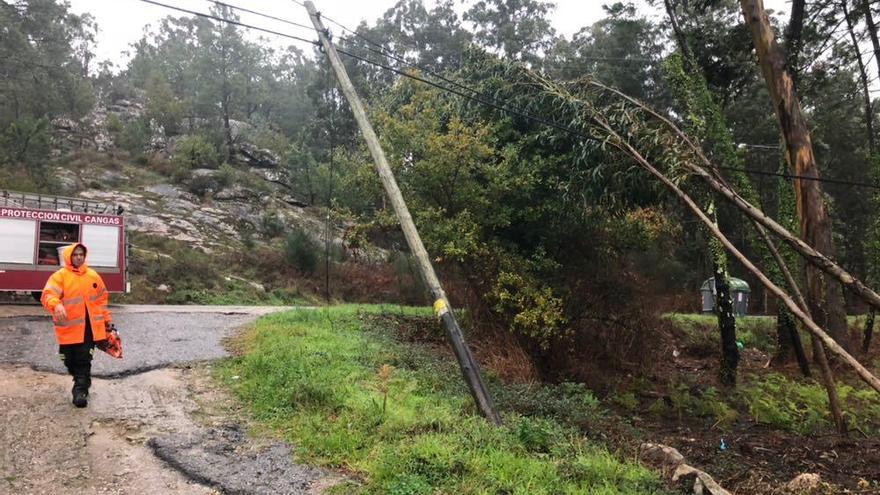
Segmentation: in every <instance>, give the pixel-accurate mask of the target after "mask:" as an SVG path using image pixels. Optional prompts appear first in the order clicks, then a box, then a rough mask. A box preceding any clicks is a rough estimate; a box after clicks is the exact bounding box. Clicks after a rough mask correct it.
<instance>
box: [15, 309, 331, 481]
mask: <svg viewBox="0 0 880 495" xmlns="http://www.w3.org/2000/svg"><path fill="white" fill-rule="evenodd" d="M4 309H5V310H6V311H7V313H9V308H8V307H7V308H0V312H2V311H3V310H4ZM31 309H32V310H38V308H31ZM115 309H116V311H115V313H114V316H115V317H114V320H115V321H116V323H117V325H118V326H120V328H122V329H123V339H124V342H125V352H126V357H125V359H123V360H122V361H113V360H111V359H110V358H109V357H107V356H105V355H103V354H101V353H98V355H96V358H95V366H94V370H95V376H97V377H101V376H103V377H105V378H95V379H94V382H93V386H92V392H91V397H90V402H89V407H88V408H86V409H82V410H80V409H76V408H74V407H73V406H72V405H71V404H70V386H71V380H70V378H69V377H68V376H67V375H65V374H62V373H63V367H62V365H61V363H60V361H59V360H58V358H57V346H56V345H55V344H54V337H53V336H52V330H51V326H50V322H49V320H48V318H46V317H44V316H42V315H39V313H38V311H35V312H34V314H33V315H31V316H28V315H27V311H26V310H21V309H16V310H15V312H13V314H17V315H19V316H7V317H3V316H2V313H0V411H2V413H0V421H2V427H0V445H3V446H4V448H3V449H0V493H9V494H13V493H14V494H22V493H27V494H66V493H70V494H74V493H76V494H81V493H85V494H103V493H109V494H138V495H141V494H144V493H163V494H196V495H200V494H209V493H254V494H258V493H266V494H269V493H272V494H276V493H291V494H293V493H320V490H321V487H322V486H327V485H330V484H332V483H333V478H332V476H328V475H326V474H325V473H322V472H320V471H319V470H317V469H313V468H310V467H306V466H301V465H297V464H294V463H293V462H292V459H293V456H292V454H291V449H290V447H289V446H287V445H283V444H277V443H276V444H269V443H261V442H259V441H255V440H253V439H251V438H249V437H248V435H247V434H246V429H247V428H246V425H244V424H243V420H242V419H241V415H240V414H238V413H237V411H236V410H235V407H234V401H231V400H229V397H228V396H227V395H226V394H225V392H224V390H223V389H221V388H220V387H218V386H217V384H216V383H214V382H213V380H212V379H211V378H210V371H211V366H212V364H211V360H214V359H217V358H219V357H222V356H223V355H224V354H225V351H224V350H223V347H222V339H223V338H225V337H226V336H228V335H230V334H231V333H233V332H234V330H235V328H236V327H240V326H241V325H244V324H246V323H248V322H249V321H251V320H253V319H255V318H256V316H257V315H259V314H265V313H267V312H270V311H273V310H277V309H278V308H276V309H265V308H254V309H248V308H245V309H240V308H238V309H230V308H219V309H216V308H215V309H214V311H211V310H210V308H209V309H208V310H204V309H202V308H199V309H196V308H193V309H195V311H194V312H181V310H180V309H178V308H170V311H166V310H163V309H162V308H144V307H135V308H131V309H127V308H125V307H120V308H115ZM22 313H25V314H24V315H22ZM37 315H39V316H37Z"/></svg>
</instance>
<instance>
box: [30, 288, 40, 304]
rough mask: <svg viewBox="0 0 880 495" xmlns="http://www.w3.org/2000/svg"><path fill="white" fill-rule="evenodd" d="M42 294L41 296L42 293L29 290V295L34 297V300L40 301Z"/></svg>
mask: <svg viewBox="0 0 880 495" xmlns="http://www.w3.org/2000/svg"><path fill="white" fill-rule="evenodd" d="M42 296H43V293H42V292H40V291H38V290H35V291H31V297H33V298H34V301H37V302H40V297H42Z"/></svg>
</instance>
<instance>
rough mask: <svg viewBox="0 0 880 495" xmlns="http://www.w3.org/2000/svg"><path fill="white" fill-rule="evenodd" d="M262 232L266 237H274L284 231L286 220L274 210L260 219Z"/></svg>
mask: <svg viewBox="0 0 880 495" xmlns="http://www.w3.org/2000/svg"><path fill="white" fill-rule="evenodd" d="M260 232H262V234H263V237H265V238H266V239H274V238H276V237H278V236H280V235H281V234H283V233H284V221H283V220H281V218H280V217H278V214H276V213H274V212H271V213H266V214H265V215H263V218H262V219H260ZM315 248H316V249H317V246H315Z"/></svg>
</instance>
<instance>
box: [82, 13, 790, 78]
mask: <svg viewBox="0 0 880 495" xmlns="http://www.w3.org/2000/svg"><path fill="white" fill-rule="evenodd" d="M68 1H69V2H70V5H71V10H72V11H73V12H75V13H77V14H83V13H86V12H87V13H89V14H91V15H92V16H94V17H95V19H96V21H97V22H98V29H99V31H98V38H97V45H98V46H97V48H96V52H97V60H98V61H101V60H108V59H109V60H111V61H113V62H114V63H115V64H116V65H117V66H124V65H125V63H126V62H127V60H128V58H127V57H125V56H124V55H122V52H123V51H125V50H127V49H128V48H129V46H130V45H131V44H132V43H134V42H135V41H137V40H139V39H140V38H141V36H143V32H144V27H145V26H147V25H148V24H149V25H153V26H156V25H157V24H158V21H159V20H160V19H162V18H163V17H165V16H167V15H175V16H181V15H186V14H183V13H180V12H175V11H171V10H169V9H166V8H163V7H159V6H156V5H151V4H147V3H144V2H141V1H139V0H68ZM158 1H160V2H162V3H166V4H170V5H175V6H177V7H181V8H185V9H188V10H194V11H199V12H208V10H209V8H210V6H211V3H210V2H209V1H207V0H158ZM223 1H224V3H228V4H230V5H237V6H241V7H245V8H248V9H250V10H254V11H257V12H262V13H266V14H269V15H273V16H275V17H279V18H283V19H288V20H290V21H294V22H299V23H302V24H306V25H311V24H310V22H309V18H308V15H307V14H306V11H305V9H304V8H302V7H300V6H299V5H297V4H295V3H294V2H292V1H290V0H223ZM313 1H314V3H315V6H316V8H317V9H318V10H319V11H321V12H322V13H324V14H325V15H327V16H328V17H330V18H331V19H333V20H336V21H338V22H340V23H342V24H344V25H345V26H347V27H349V28H351V29H354V28H355V27H356V26H357V25H358V24H359V23H360V22H361V20H366V21H367V22H368V23H369V24H373V23H374V22H375V20H376V19H377V18H379V17H380V16H381V15H382V14H383V13H385V11H386V10H388V9H389V8H391V7H393V6H394V4H396V3H397V0H354V1H352V0H313ZM613 1H614V0H555V2H554V3H556V10H555V11H554V12H553V14H552V16H551V22H552V24H553V27H554V29H556V31H557V33H559V34H563V35H565V36H566V37H568V38H571V36H572V35H573V34H574V33H576V32H577V31H578V30H580V29H581V28H582V27H584V26H588V25H590V24H592V23H594V22H596V21H597V20H599V19H601V18H602V14H603V11H602V5H603V4H607V3H613ZM425 3H426V4H427V5H429V6H433V5H434V4H435V3H436V2H435V1H434V0H425ZM456 3H457V4H458V3H464V4H466V5H470V4H472V3H474V2H473V0H459V1H458V2H456ZM635 3H636V5H639V8H640V10H642V11H645V12H648V11H649V9H648V8H647V7H646V6H645V4H644V2H643V0H635ZM764 3H765V6H766V8H768V9H775V10H777V11H782V12H784V13H786V15H787V12H788V10H789V4H790V0H765V2H764ZM466 5H465V6H462V7H460V10H465V9H466ZM241 21H242V22H244V23H247V24H253V25H257V26H260V27H264V28H266V29H272V30H274V31H279V32H283V33H289V34H292V35H296V36H302V37H304V38H307V39H312V38H313V37H314V32H309V31H306V30H304V29H300V28H296V27H293V26H289V25H285V24H281V23H277V22H274V21H271V20H266V19H262V18H259V17H255V16H253V15H249V14H241ZM330 27H331V31H333V32H334V33H335V34H338V33H339V29H338V28H337V27H336V26H330ZM266 36H267V37H270V36H269V35H266ZM288 44H290V43H289V40H286V41H283V42H279V46H286V45H288ZM303 48H305V47H303ZM306 53H310V50H307V51H306ZM119 68H121V67H119Z"/></svg>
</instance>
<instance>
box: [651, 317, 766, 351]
mask: <svg viewBox="0 0 880 495" xmlns="http://www.w3.org/2000/svg"><path fill="white" fill-rule="evenodd" d="M663 317H664V318H666V319H667V320H669V321H671V322H673V323H674V324H675V325H676V326H677V327H678V328H680V329H681V330H683V331H684V332H685V333H686V334H687V338H688V341H687V346H688V347H689V348H691V349H694V350H697V351H699V350H709V351H711V352H713V353H714V352H717V351H718V348H719V346H720V345H721V344H720V342H721V335H720V333H719V332H718V317H717V316H715V315H714V314H699V315H698V314H684V313H669V314H666V315H663ZM736 339H737V340H738V341H739V342H741V343H742V344H743V346H744V347H753V348H756V349H760V350H762V351H764V352H773V350H774V349H775V346H776V317H774V316H741V317H739V318H737V319H736Z"/></svg>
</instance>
